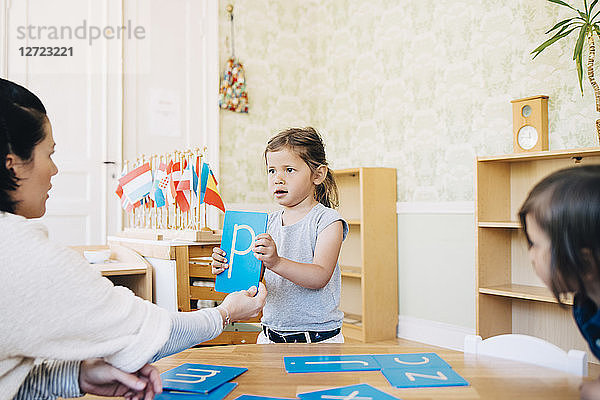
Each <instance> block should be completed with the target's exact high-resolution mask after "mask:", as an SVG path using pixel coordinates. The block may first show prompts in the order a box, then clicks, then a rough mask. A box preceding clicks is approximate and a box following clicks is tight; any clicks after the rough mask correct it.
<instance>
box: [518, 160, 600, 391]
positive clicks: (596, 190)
mask: <svg viewBox="0 0 600 400" xmlns="http://www.w3.org/2000/svg"><path fill="white" fill-rule="evenodd" d="M519 218H520V220H521V226H522V229H523V232H524V233H525V237H526V238H527V242H528V244H529V258H530V259H531V262H532V264H533V267H534V269H535V272H536V274H537V275H538V276H539V277H540V279H541V280H542V281H543V282H544V283H545V284H546V286H548V288H550V290H552V293H553V294H554V296H555V297H556V300H557V301H558V302H559V303H560V304H562V301H561V298H562V295H564V294H566V293H574V294H575V300H574V303H573V317H574V318H575V322H576V323H577V326H578V327H579V330H580V331H581V334H582V335H583V337H584V338H585V340H586V341H587V342H588V345H589V347H590V350H591V351H592V353H594V355H595V356H596V357H597V358H599V359H600V165H584V166H580V167H575V168H568V169H563V170H560V171H557V172H554V173H553V174H551V175H549V176H547V177H546V178H544V179H543V180H542V181H541V182H539V183H538V184H537V185H535V187H534V188H533V189H532V190H531V192H530V193H529V196H528V197H527V199H526V200H525V202H524V203H523V206H522V207H521V209H520V211H519ZM581 396H582V398H584V399H600V380H596V381H594V382H587V383H584V384H583V385H582V388H581Z"/></svg>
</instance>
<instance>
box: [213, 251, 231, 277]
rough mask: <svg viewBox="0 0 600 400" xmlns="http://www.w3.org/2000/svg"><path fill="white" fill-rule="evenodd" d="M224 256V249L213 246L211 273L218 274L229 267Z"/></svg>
mask: <svg viewBox="0 0 600 400" xmlns="http://www.w3.org/2000/svg"><path fill="white" fill-rule="evenodd" d="M225 256H226V254H225V250H223V249H221V248H220V247H213V252H212V259H213V260H212V263H211V264H210V266H211V270H212V273H213V275H219V274H220V273H221V272H223V271H225V270H226V269H227V268H228V267H229V265H227V259H226V258H225Z"/></svg>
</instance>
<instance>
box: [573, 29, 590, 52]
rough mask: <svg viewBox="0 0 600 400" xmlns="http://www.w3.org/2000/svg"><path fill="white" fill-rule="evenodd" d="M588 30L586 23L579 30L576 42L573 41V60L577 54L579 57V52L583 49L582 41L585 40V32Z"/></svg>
mask: <svg viewBox="0 0 600 400" xmlns="http://www.w3.org/2000/svg"><path fill="white" fill-rule="evenodd" d="M587 31H588V25H587V24H586V25H584V26H582V27H581V31H579V37H578V38H577V43H575V50H574V51H573V60H575V59H576V58H577V55H579V57H580V58H581V53H582V49H583V42H585V34H586V33H587Z"/></svg>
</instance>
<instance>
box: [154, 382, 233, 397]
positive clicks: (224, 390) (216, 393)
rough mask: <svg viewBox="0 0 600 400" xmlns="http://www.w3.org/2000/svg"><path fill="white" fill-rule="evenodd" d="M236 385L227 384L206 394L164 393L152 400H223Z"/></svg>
mask: <svg viewBox="0 0 600 400" xmlns="http://www.w3.org/2000/svg"><path fill="white" fill-rule="evenodd" d="M237 385H238V384H237V383H235V382H227V383H224V384H222V385H221V386H218V387H217V388H216V389H214V390H211V391H210V392H208V393H192V392H180V391H173V392H168V391H166V390H165V391H164V392H162V393H160V394H157V395H155V396H154V400H223V399H224V398H225V397H226V396H227V395H228V394H229V393H231V391H232V390H233V389H235V387H236V386H237Z"/></svg>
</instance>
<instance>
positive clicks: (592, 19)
mask: <svg viewBox="0 0 600 400" xmlns="http://www.w3.org/2000/svg"><path fill="white" fill-rule="evenodd" d="M598 14H600V11H598V12H597V13H596V14H594V16H593V17H592V18H591V19H590V24H591V23H593V22H594V20H595V19H596V17H597V16H598Z"/></svg>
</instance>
